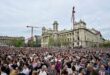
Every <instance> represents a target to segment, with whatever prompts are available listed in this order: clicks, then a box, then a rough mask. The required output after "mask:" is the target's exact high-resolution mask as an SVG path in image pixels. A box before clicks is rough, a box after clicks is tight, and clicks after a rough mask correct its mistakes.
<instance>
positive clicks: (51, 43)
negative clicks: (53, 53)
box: [48, 37, 54, 47]
mask: <svg viewBox="0 0 110 75" xmlns="http://www.w3.org/2000/svg"><path fill="white" fill-rule="evenodd" d="M48 46H49V47H52V46H54V38H53V37H49V43H48Z"/></svg>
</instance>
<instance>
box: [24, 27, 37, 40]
mask: <svg viewBox="0 0 110 75" xmlns="http://www.w3.org/2000/svg"><path fill="white" fill-rule="evenodd" d="M26 27H27V28H31V38H32V41H33V37H34V36H33V33H34V28H39V27H35V26H26Z"/></svg>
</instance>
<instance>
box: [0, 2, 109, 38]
mask: <svg viewBox="0 0 110 75" xmlns="http://www.w3.org/2000/svg"><path fill="white" fill-rule="evenodd" d="M109 3H110V1H109V0H102V1H100V0H74V1H73V0H0V34H1V35H2V34H6V35H15V36H16V35H17V36H18V35H24V36H28V35H29V34H30V33H29V31H28V29H27V28H26V25H34V26H40V27H42V26H46V27H48V28H50V27H52V23H53V21H54V20H58V21H59V24H60V25H59V27H60V29H64V28H67V29H71V27H72V24H71V12H72V6H73V5H75V6H76V20H79V19H84V20H85V22H87V26H88V27H90V28H92V27H94V28H96V29H98V30H101V31H102V33H103V36H104V37H105V38H109V37H110V36H108V35H107V34H109V33H108V32H110V30H109V29H107V28H108V27H110V25H109V24H110V22H109V20H110V14H109V13H110V10H109V9H110V5H109ZM103 28H105V29H103ZM27 31H28V32H27ZM12 32H13V34H11V33H12ZM18 33H19V34H18ZM35 34H41V30H40V29H37V31H35Z"/></svg>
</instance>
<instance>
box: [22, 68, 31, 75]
mask: <svg viewBox="0 0 110 75" xmlns="http://www.w3.org/2000/svg"><path fill="white" fill-rule="evenodd" d="M29 72H30V71H29V69H28V68H26V69H23V71H22V73H24V74H25V75H29Z"/></svg>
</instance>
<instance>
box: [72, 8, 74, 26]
mask: <svg viewBox="0 0 110 75" xmlns="http://www.w3.org/2000/svg"><path fill="white" fill-rule="evenodd" d="M72 23H73V27H74V24H75V7H74V6H73V10H72Z"/></svg>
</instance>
